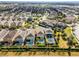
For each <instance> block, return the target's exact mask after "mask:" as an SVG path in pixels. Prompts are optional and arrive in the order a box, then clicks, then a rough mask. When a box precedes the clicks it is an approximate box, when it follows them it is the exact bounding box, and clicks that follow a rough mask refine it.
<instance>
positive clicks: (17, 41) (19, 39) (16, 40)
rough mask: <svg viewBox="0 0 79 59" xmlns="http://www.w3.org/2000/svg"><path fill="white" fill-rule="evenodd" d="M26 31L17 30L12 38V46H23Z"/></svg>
mask: <svg viewBox="0 0 79 59" xmlns="http://www.w3.org/2000/svg"><path fill="white" fill-rule="evenodd" d="M25 35H26V31H25V30H18V31H17V33H16V34H15V36H14V37H13V39H12V41H13V45H20V46H22V45H24V39H25Z"/></svg>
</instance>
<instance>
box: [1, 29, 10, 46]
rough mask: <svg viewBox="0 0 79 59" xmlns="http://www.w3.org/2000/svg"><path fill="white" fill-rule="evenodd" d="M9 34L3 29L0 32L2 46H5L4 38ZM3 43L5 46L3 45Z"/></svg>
mask: <svg viewBox="0 0 79 59" xmlns="http://www.w3.org/2000/svg"><path fill="white" fill-rule="evenodd" d="M8 33H9V30H7V29H2V30H1V31H0V45H5V43H4V37H5V36H6V35H7V34H8ZM2 43H3V44H2Z"/></svg>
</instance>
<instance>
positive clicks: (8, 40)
mask: <svg viewBox="0 0 79 59" xmlns="http://www.w3.org/2000/svg"><path fill="white" fill-rule="evenodd" d="M16 32H17V30H9V32H8V34H7V35H6V36H5V37H4V38H3V41H4V42H6V43H5V45H7V46H9V45H12V39H13V37H14V36H15V34H16Z"/></svg>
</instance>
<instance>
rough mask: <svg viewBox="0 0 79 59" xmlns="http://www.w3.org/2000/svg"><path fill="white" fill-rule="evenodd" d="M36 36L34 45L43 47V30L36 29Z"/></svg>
mask: <svg viewBox="0 0 79 59" xmlns="http://www.w3.org/2000/svg"><path fill="white" fill-rule="evenodd" d="M35 35H36V45H37V46H39V47H40V46H45V38H44V30H43V28H36V29H35Z"/></svg>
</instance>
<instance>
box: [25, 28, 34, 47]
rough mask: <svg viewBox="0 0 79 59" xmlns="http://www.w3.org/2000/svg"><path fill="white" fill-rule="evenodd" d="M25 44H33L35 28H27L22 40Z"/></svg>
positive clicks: (31, 45)
mask: <svg viewBox="0 0 79 59" xmlns="http://www.w3.org/2000/svg"><path fill="white" fill-rule="evenodd" d="M24 43H25V45H27V46H28V47H33V46H34V44H35V30H34V29H27V34H26V37H25V41H24Z"/></svg>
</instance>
